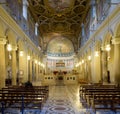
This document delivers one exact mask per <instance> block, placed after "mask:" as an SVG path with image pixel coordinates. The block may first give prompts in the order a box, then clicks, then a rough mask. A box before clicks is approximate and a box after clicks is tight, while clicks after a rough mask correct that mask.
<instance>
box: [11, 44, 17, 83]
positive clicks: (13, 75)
mask: <svg viewBox="0 0 120 114" xmlns="http://www.w3.org/2000/svg"><path fill="white" fill-rule="evenodd" d="M12 48H13V49H12V85H16V78H17V60H16V50H17V47H16V46H15V47H13V46H12Z"/></svg>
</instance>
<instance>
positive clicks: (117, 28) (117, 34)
mask: <svg viewBox="0 0 120 114" xmlns="http://www.w3.org/2000/svg"><path fill="white" fill-rule="evenodd" d="M114 34H115V35H114V36H115V37H117V38H118V37H120V22H119V23H117V24H116V26H115V31H114Z"/></svg>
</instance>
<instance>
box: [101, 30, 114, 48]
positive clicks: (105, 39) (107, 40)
mask: <svg viewBox="0 0 120 114" xmlns="http://www.w3.org/2000/svg"><path fill="white" fill-rule="evenodd" d="M112 36H113V35H112V32H111V31H108V32H106V34H105V35H104V37H103V41H102V46H103V47H104V46H105V45H107V44H111V40H112Z"/></svg>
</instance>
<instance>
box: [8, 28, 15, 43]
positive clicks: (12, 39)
mask: <svg viewBox="0 0 120 114" xmlns="http://www.w3.org/2000/svg"><path fill="white" fill-rule="evenodd" d="M6 36H7V40H8V41H9V43H11V44H13V45H17V35H16V34H15V33H14V32H13V31H11V30H10V29H9V28H7V29H6Z"/></svg>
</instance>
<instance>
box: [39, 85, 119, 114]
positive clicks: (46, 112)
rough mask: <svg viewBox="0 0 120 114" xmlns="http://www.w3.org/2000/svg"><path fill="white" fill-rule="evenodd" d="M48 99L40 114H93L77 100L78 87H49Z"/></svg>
mask: <svg viewBox="0 0 120 114" xmlns="http://www.w3.org/2000/svg"><path fill="white" fill-rule="evenodd" d="M49 91H50V92H49V98H48V100H47V102H46V103H45V105H44V107H43V109H42V111H41V114H95V113H94V111H93V110H92V109H87V108H86V106H85V105H86V104H84V106H83V105H82V103H81V100H80V98H79V85H67V86H50V87H49ZM96 114H120V112H116V113H114V112H112V111H105V110H102V111H97V112H96Z"/></svg>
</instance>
